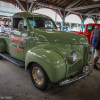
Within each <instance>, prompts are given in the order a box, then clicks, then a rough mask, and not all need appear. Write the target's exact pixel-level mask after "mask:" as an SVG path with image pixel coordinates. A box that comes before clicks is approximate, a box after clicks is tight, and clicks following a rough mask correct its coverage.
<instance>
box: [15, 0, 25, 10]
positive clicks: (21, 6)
mask: <svg viewBox="0 0 100 100" xmlns="http://www.w3.org/2000/svg"><path fill="white" fill-rule="evenodd" d="M16 1H17V3H18V4H19V5H20V7H21V8H22V10H23V11H24V12H26V10H25V9H24V7H23V6H22V5H21V3H20V2H19V0H16Z"/></svg>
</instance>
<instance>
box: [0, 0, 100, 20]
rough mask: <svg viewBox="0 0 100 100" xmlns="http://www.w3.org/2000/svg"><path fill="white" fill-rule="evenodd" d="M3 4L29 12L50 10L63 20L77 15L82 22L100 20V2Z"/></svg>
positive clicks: (65, 0)
mask: <svg viewBox="0 0 100 100" xmlns="http://www.w3.org/2000/svg"><path fill="white" fill-rule="evenodd" d="M0 1H3V2H8V3H12V4H14V5H16V6H18V7H19V8H20V9H22V10H23V11H27V7H26V5H27V4H28V6H29V9H28V12H31V11H33V10H34V9H40V8H42V7H43V8H50V9H52V10H54V11H55V12H57V14H59V15H60V17H61V18H62V19H63V18H65V17H66V16H68V15H69V14H76V15H78V16H79V17H80V18H81V19H82V20H83V18H84V19H85V18H87V17H91V18H93V19H96V20H98V19H100V0H0Z"/></svg>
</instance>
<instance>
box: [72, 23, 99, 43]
mask: <svg viewBox="0 0 100 100" xmlns="http://www.w3.org/2000/svg"><path fill="white" fill-rule="evenodd" d="M95 26H98V28H99V29H100V24H94V23H89V24H87V25H86V26H85V30H84V32H79V31H71V32H74V33H79V34H83V35H85V36H86V37H87V38H88V41H89V44H90V43H91V41H90V37H91V32H92V30H94V27H95Z"/></svg>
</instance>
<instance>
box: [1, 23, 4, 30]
mask: <svg viewBox="0 0 100 100" xmlns="http://www.w3.org/2000/svg"><path fill="white" fill-rule="evenodd" d="M4 29H5V27H4V25H3V24H2V25H1V32H4Z"/></svg>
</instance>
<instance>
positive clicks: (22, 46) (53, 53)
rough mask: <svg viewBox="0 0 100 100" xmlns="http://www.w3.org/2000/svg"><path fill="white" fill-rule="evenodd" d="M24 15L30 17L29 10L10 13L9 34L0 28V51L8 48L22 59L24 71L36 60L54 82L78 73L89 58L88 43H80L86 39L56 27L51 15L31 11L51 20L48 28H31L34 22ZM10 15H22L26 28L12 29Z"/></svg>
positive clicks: (13, 27) (35, 15)
mask: <svg viewBox="0 0 100 100" xmlns="http://www.w3.org/2000/svg"><path fill="white" fill-rule="evenodd" d="M28 17H33V14H32V13H28V12H21V13H16V14H15V15H14V16H13V17H12V24H11V31H10V32H9V35H7V33H6V32H4V33H3V35H2V36H1V38H0V52H8V53H10V54H11V56H12V57H14V58H16V59H19V60H21V61H24V62H25V71H27V69H28V68H30V66H31V65H30V64H31V63H38V64H40V65H41V66H42V67H43V69H44V70H45V71H46V73H47V75H48V77H49V78H50V80H51V81H52V82H54V83H56V82H59V81H61V80H63V79H65V78H70V76H76V75H78V74H79V73H82V69H83V67H84V66H85V65H87V63H88V61H89V60H90V54H89V45H83V44H84V43H88V39H87V38H86V37H85V36H83V35H80V34H76V33H75V34H74V33H70V32H64V31H59V30H57V28H56V26H55V24H54V22H52V19H51V18H50V17H48V16H45V15H42V14H34V17H38V18H45V19H50V20H49V21H48V23H49V22H52V24H51V27H52V28H47V24H46V26H45V28H43V27H40V28H35V24H34V23H33V25H32V27H33V26H34V27H33V28H31V25H30V24H29V21H28ZM14 18H23V20H24V21H25V23H26V24H25V23H24V25H27V29H24V30H23V29H22V30H19V29H16V28H15V27H16V26H18V25H16V23H17V22H18V20H17V21H16V23H15V21H14V20H13V19H14ZM21 20H22V19H21ZM21 24H22V23H21ZM36 24H37V23H36ZM6 47H7V48H6ZM72 51H76V52H77V61H76V62H75V63H74V64H72V63H71V61H70V55H71V53H72ZM86 57H87V58H88V59H86ZM74 68H75V69H74Z"/></svg>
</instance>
